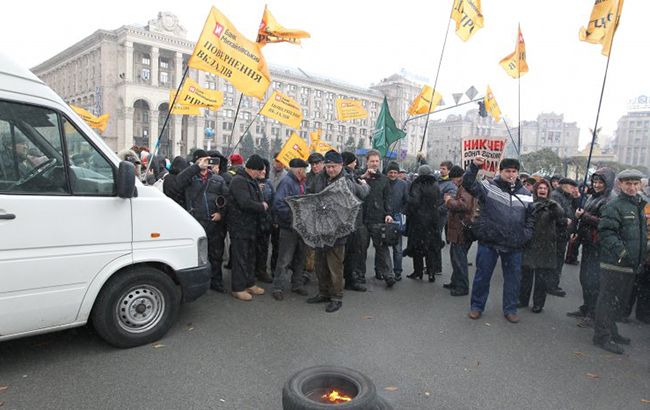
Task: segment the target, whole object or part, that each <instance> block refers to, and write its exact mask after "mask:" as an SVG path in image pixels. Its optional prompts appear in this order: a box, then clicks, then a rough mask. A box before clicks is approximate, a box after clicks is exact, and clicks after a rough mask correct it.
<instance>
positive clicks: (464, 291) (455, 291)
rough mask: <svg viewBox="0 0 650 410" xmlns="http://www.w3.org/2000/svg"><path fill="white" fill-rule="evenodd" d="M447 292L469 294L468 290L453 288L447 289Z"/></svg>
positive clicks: (460, 294) (457, 294) (458, 294)
mask: <svg viewBox="0 0 650 410" xmlns="http://www.w3.org/2000/svg"><path fill="white" fill-rule="evenodd" d="M449 294H450V295H451V296H467V295H468V294H469V291H468V290H463V289H456V288H453V289H452V290H450V291H449Z"/></svg>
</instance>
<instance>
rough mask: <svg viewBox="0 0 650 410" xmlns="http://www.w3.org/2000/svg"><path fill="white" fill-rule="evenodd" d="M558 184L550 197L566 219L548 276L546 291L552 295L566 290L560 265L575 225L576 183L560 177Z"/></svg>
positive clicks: (561, 295)
mask: <svg viewBox="0 0 650 410" xmlns="http://www.w3.org/2000/svg"><path fill="white" fill-rule="evenodd" d="M559 182H560V185H559V186H558V187H557V188H556V189H554V190H553V192H552V193H551V199H552V200H554V201H555V202H557V203H558V204H560V206H561V207H562V209H563V210H564V217H565V218H566V219H567V228H566V231H564V232H562V233H561V234H560V236H559V238H560V239H559V240H558V244H557V255H556V268H555V271H554V272H553V274H552V275H551V277H550V278H548V283H547V289H546V293H548V294H549V295H553V296H559V297H564V296H566V292H565V291H564V290H562V288H561V287H560V277H561V276H562V267H563V266H564V258H565V255H566V250H567V245H568V244H569V236H570V234H571V233H572V231H573V230H574V229H575V226H576V220H577V218H576V215H575V211H576V210H575V209H574V207H573V205H574V196H573V193H574V191H575V190H576V189H577V188H578V183H577V182H576V181H574V180H573V179H571V178H562V179H560V181H559Z"/></svg>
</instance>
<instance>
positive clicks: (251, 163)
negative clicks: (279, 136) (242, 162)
mask: <svg viewBox="0 0 650 410" xmlns="http://www.w3.org/2000/svg"><path fill="white" fill-rule="evenodd" d="M246 168H248V169H253V170H255V171H263V170H264V160H263V159H262V157H260V156H259V155H257V154H253V155H251V156H250V158H248V161H246Z"/></svg>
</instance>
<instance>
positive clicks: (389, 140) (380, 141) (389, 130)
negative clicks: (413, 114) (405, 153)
mask: <svg viewBox="0 0 650 410" xmlns="http://www.w3.org/2000/svg"><path fill="white" fill-rule="evenodd" d="M405 136H406V133H405V132H404V131H402V130H400V129H399V128H397V126H396V125H395V120H394V119H393V117H391V116H390V111H389V110H388V101H387V100H386V97H384V103H383V104H382V106H381V111H380V112H379V117H377V125H376V126H375V132H374V137H373V138H372V147H373V148H374V149H376V150H377V151H379V152H380V153H381V156H382V157H385V156H386V153H387V152H388V150H389V148H390V146H391V145H392V144H393V143H394V142H395V141H398V140H399V139H401V138H404V137H405Z"/></svg>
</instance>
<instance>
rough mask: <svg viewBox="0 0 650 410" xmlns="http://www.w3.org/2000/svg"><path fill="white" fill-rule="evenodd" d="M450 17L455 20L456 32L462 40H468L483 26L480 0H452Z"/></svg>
mask: <svg viewBox="0 0 650 410" xmlns="http://www.w3.org/2000/svg"><path fill="white" fill-rule="evenodd" d="M451 18H452V20H454V21H455V22H456V34H457V35H458V37H460V38H461V39H463V41H467V40H469V38H470V37H472V36H473V35H474V33H476V32H477V31H478V30H479V29H481V28H483V14H481V0H454V7H453V10H452V12H451Z"/></svg>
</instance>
